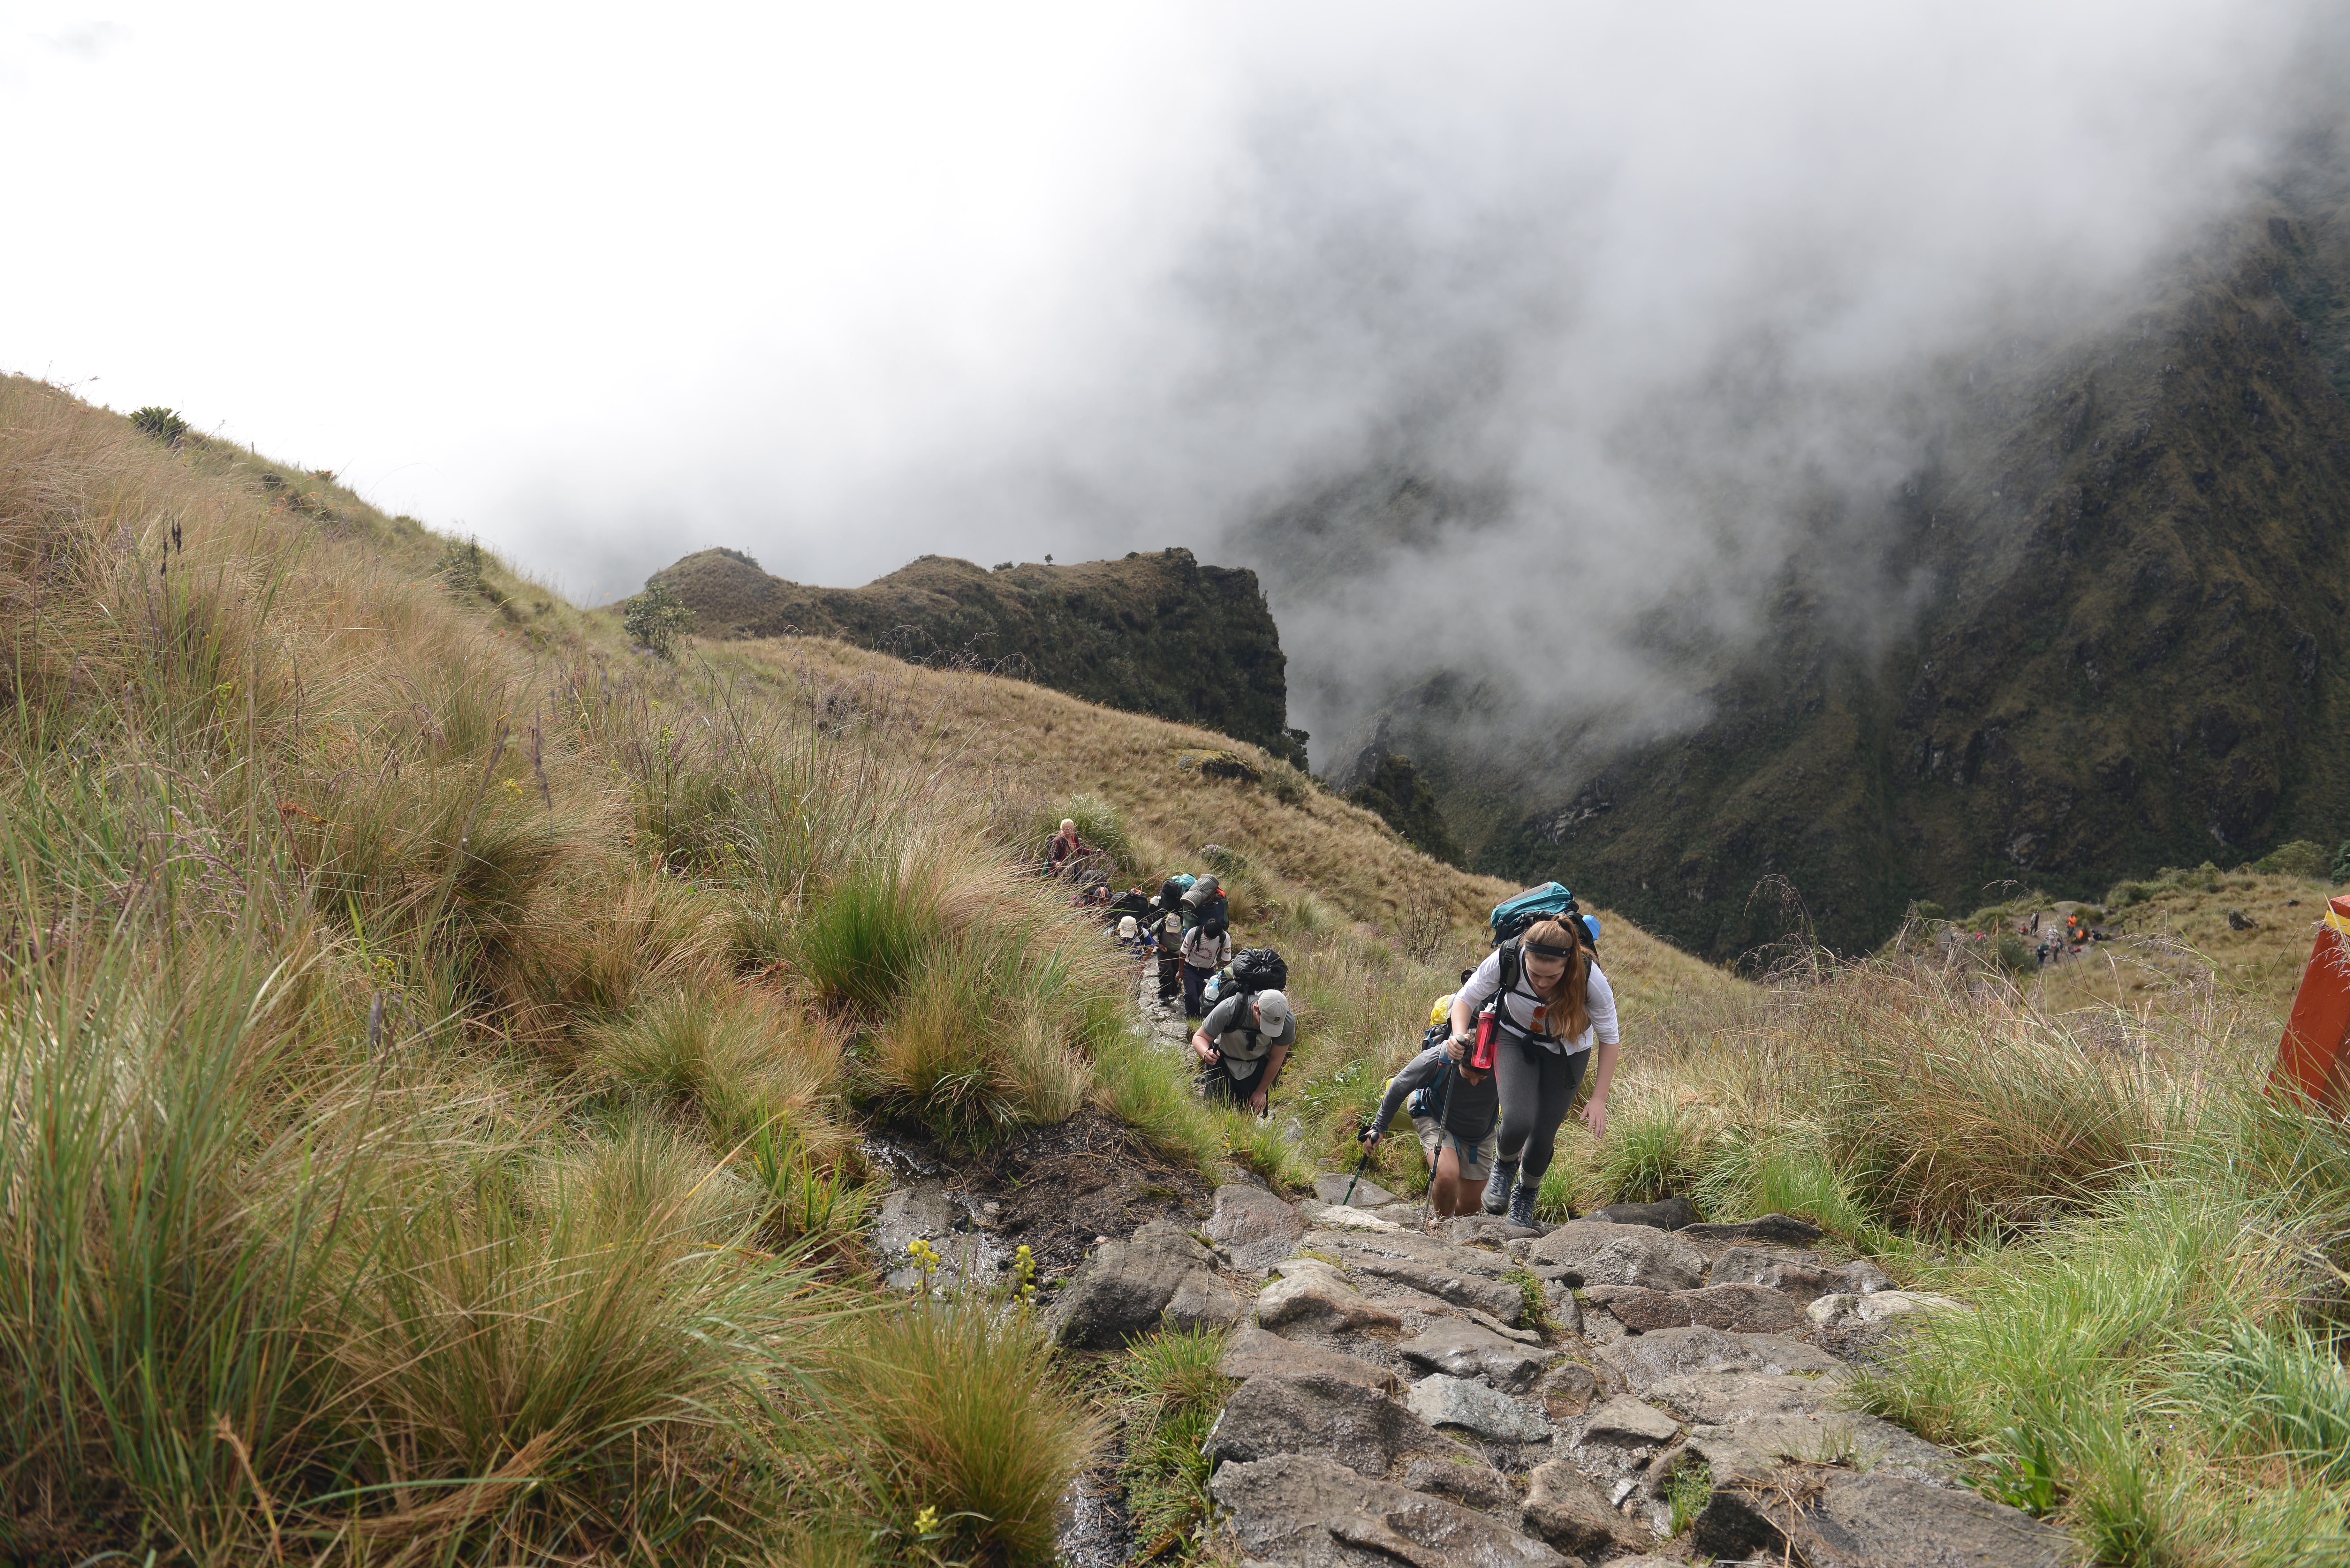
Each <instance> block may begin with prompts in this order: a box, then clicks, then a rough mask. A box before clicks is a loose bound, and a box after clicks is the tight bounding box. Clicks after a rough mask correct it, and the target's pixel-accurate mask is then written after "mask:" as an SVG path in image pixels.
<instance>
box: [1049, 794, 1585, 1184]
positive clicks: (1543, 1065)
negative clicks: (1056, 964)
mask: <svg viewBox="0 0 2350 1568" xmlns="http://www.w3.org/2000/svg"><path fill="white" fill-rule="evenodd" d="M1085 853H1086V850H1085V846H1084V845H1083V844H1082V843H1081V842H1080V841H1079V840H1078V838H1077V836H1076V826H1075V825H1074V824H1073V823H1071V822H1067V821H1064V822H1063V823H1062V824H1061V831H1060V833H1059V834H1057V835H1055V837H1054V839H1053V844H1052V846H1051V849H1050V850H1048V855H1047V858H1048V864H1049V866H1050V867H1054V868H1057V867H1061V866H1063V865H1064V864H1066V863H1068V862H1070V861H1071V860H1072V859H1073V857H1078V856H1082V855H1084V854H1085ZM1103 892H1104V899H1103V901H1107V883H1106V882H1105V884H1104V887H1103ZM1114 907H1115V908H1117V909H1121V910H1123V911H1124V912H1123V913H1122V914H1120V916H1119V918H1118V924H1117V927H1116V929H1115V934H1116V939H1117V940H1118V944H1119V946H1121V947H1122V948H1125V949H1127V950H1129V951H1131V952H1133V953H1134V954H1136V955H1137V957H1138V959H1139V971H1140V974H1141V975H1142V976H1148V975H1149V971H1150V970H1151V967H1152V965H1153V964H1154V962H1155V964H1156V966H1157V970H1158V994H1159V1002H1161V1003H1162V1004H1170V1005H1171V1004H1172V1003H1173V1002H1174V1001H1175V1000H1176V998H1177V996H1178V994H1179V987H1180V996H1181V1000H1182V1003H1183V1014H1184V1016H1185V1017H1186V1018H1188V1019H1197V1020H1199V1021H1200V1023H1199V1026H1198V1028H1197V1029H1196V1030H1195V1031H1194V1032H1193V1033H1192V1035H1191V1050H1192V1052H1193V1054H1195V1055H1197V1056H1198V1057H1199V1059H1200V1062H1201V1073H1200V1089H1201V1094H1202V1095H1204V1096H1209V1097H1210V1098H1213V1099H1219V1100H1223V1101H1226V1102H1228V1103H1231V1104H1233V1105H1236V1106H1247V1107H1248V1108H1249V1109H1251V1110H1253V1111H1255V1112H1258V1113H1260V1114H1262V1113H1263V1112H1264V1110H1265V1107H1266V1104H1267V1097H1268V1096H1269V1095H1270V1094H1271V1092H1272V1089H1273V1086H1274V1084H1276V1083H1277V1082H1279V1080H1280V1077H1281V1072H1282V1068H1283V1067H1284V1065H1285V1064H1287V1062H1288V1060H1289V1054H1290V1051H1291V1049H1292V1048H1293V1047H1294V1046H1295V1044H1296V1043H1297V1015H1296V1012H1295V1009H1293V1008H1292V1006H1291V1005H1290V1002H1289V996H1288V992H1287V990H1286V987H1287V984H1288V968H1287V966H1286V965H1285V964H1284V962H1283V961H1282V959H1281V956H1280V955H1279V954H1278V953H1275V952H1274V951H1272V950H1270V949H1265V948H1244V949H1242V950H1238V951H1237V952H1235V950H1234V949H1233V945H1232V909H1231V904H1230V902H1229V900H1228V899H1227V898H1225V896H1224V893H1223V890H1222V888H1221V887H1219V886H1218V884H1217V881H1216V878H1215V877H1212V876H1202V877H1191V876H1190V875H1188V874H1186V873H1182V872H1177V873H1175V874H1173V875H1171V876H1170V877H1168V878H1167V879H1166V880H1165V881H1163V882H1162V883H1160V884H1159V891H1158V893H1157V894H1156V895H1147V894H1145V893H1144V892H1143V891H1142V889H1141V888H1131V889H1129V890H1128V892H1127V894H1126V895H1125V896H1124V897H1123V898H1119V899H1118V900H1117V903H1116V905H1115V906H1114ZM1491 924H1492V932H1493V949H1492V951H1491V952H1489V953H1487V954H1486V955H1485V958H1484V961H1482V963H1480V964H1478V965H1477V967H1476V968H1474V969H1472V970H1466V971H1462V973H1461V989H1460V990H1458V991H1456V992H1453V993H1452V994H1451V995H1450V996H1447V997H1440V998H1439V999H1438V1001H1437V1002H1436V1005H1435V1006H1434V1007H1433V1008H1431V1009H1430V1016H1429V1027H1428V1030H1427V1032H1426V1033H1424V1034H1423V1035H1422V1036H1421V1040H1420V1045H1421V1049H1420V1051H1419V1054H1416V1055H1415V1056H1413V1057H1412V1058H1411V1060H1410V1061H1409V1062H1408V1063H1406V1064H1404V1066H1403V1068H1402V1070H1401V1071H1399V1072H1398V1073H1397V1074H1396V1075H1395V1076H1394V1077H1393V1078H1391V1079H1389V1080H1388V1085H1387V1093H1386V1096H1385V1097H1384V1098H1382V1099H1381V1101H1380V1102H1379V1106H1378V1111H1377V1112H1376V1113H1374V1115H1373V1116H1372V1117H1371V1119H1370V1122H1369V1123H1368V1125H1367V1126H1366V1127H1364V1128H1363V1129H1362V1131H1361V1133H1360V1134H1359V1135H1358V1137H1359V1138H1360V1140H1361V1141H1362V1143H1363V1145H1364V1159H1365V1161H1366V1162H1367V1161H1368V1159H1369V1158H1370V1156H1371V1154H1372V1153H1373V1152H1374V1151H1375V1150H1376V1149H1377V1148H1378V1145H1379V1142H1380V1140H1381V1138H1382V1137H1384V1136H1385V1133H1386V1129H1387V1127H1388V1123H1389V1122H1390V1121H1392V1120H1393V1119H1394V1118H1395V1116H1396V1115H1397V1114H1398V1113H1399V1112H1401V1111H1406V1110H1407V1109H1408V1110H1409V1115H1410V1116H1411V1122H1412V1127H1413V1129H1414V1130H1415V1131H1416V1132H1417V1133H1418V1134H1419V1143H1420V1152H1421V1157H1422V1158H1424V1159H1425V1160H1426V1162H1427V1165H1428V1169H1429V1204H1430V1209H1431V1210H1433V1212H1435V1213H1437V1214H1440V1215H1461V1214H1470V1213H1473V1212H1476V1211H1477V1210H1480V1209H1482V1210H1483V1211H1484V1212H1486V1213H1488V1214H1495V1215H1501V1214H1506V1215H1507V1216H1508V1217H1509V1219H1510V1221H1511V1223H1513V1224H1516V1225H1532V1224H1533V1223H1534V1204H1535V1200H1536V1199H1537V1197H1538V1196H1539V1194H1540V1193H1541V1191H1542V1182H1543V1176H1544V1173H1545V1172H1546V1171H1548V1170H1549V1169H1550V1165H1551V1159H1552V1158H1553V1156H1554V1154H1555V1151H1556V1147H1557V1143H1558V1129H1559V1128H1560V1127H1561V1126H1563V1125H1564V1124H1565V1121H1566V1117H1567V1113H1568V1112H1569V1111H1570V1110H1571V1109H1572V1108H1573V1107H1574V1105H1575V1093H1576V1091H1577V1090H1578V1089H1579V1088H1580V1087H1581V1086H1582V1084H1583V1079H1584V1075H1585V1073H1586V1070H1587V1071H1589V1073H1590V1075H1591V1094H1590V1096H1589V1098H1588V1099H1587V1100H1586V1101H1585V1103H1584V1106H1583V1119H1584V1121H1585V1123H1586V1125H1587V1126H1588V1127H1590V1129H1591V1134H1592V1136H1593V1137H1605V1136H1606V1134H1607V1095H1608V1091H1609V1089H1610V1088H1611V1087H1612V1086H1613V1085H1614V1083H1615V1078H1616V1065H1617V1059H1618V1057H1619V1056H1620V1054H1621V1053H1622V1049H1623V1037H1622V1034H1621V1032H1620V1031H1619V1029H1618V1027H1617V1019H1616V993H1615V991H1614V989H1613V988H1612V987H1610V986H1609V985H1608V983H1607V974H1606V973H1605V972H1604V971H1602V970H1601V969H1600V967H1599V960H1598V952H1597V950H1598V941H1599V922H1598V921H1597V920H1596V919H1594V918H1592V917H1591V916H1588V915H1586V914H1584V913H1583V912H1582V911H1581V909H1579V908H1578V907H1577V905H1576V903H1575V895H1574V894H1573V893H1572V892H1571V891H1569V890H1568V889H1567V888H1564V887H1562V886H1560V885H1559V884H1558V883H1556V882H1546V883H1544V885H1543V886H1541V887H1539V888H1531V889H1529V890H1528V891H1526V892H1524V893H1522V894H1520V895H1519V896H1518V897H1517V898H1512V899H1509V900H1507V901H1506V902H1504V903H1503V904H1501V905H1499V906H1497V907H1496V908H1495V909H1494V910H1493V912H1492V920H1491ZM1203 1010H1204V1016H1202V1013H1203Z"/></svg>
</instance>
